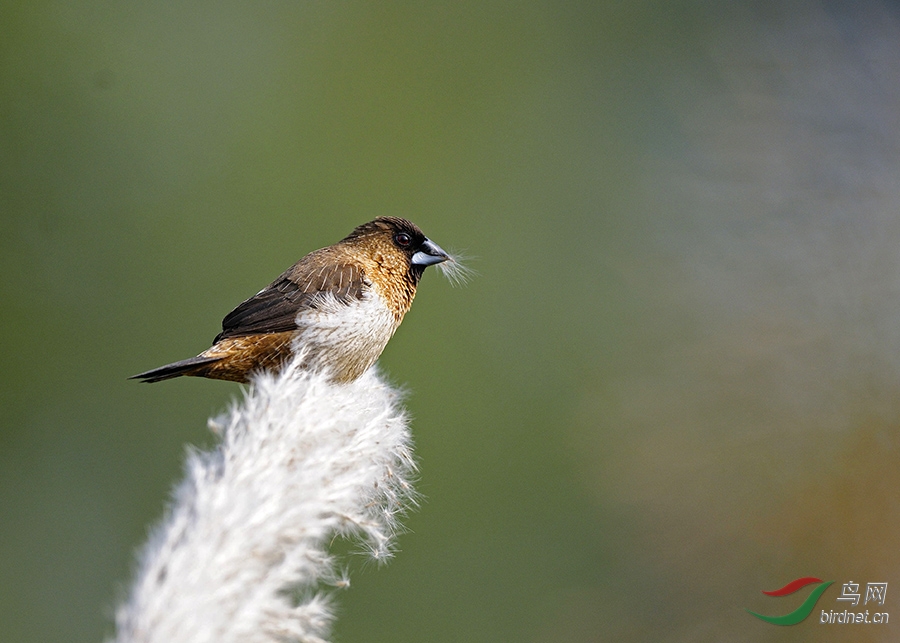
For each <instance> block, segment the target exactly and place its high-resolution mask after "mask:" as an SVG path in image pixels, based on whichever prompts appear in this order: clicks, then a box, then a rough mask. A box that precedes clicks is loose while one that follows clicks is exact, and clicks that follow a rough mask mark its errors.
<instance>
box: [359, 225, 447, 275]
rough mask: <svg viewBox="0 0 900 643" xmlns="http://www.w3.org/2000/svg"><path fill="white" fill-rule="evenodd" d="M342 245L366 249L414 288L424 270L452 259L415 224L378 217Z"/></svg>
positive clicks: (370, 254) (382, 265)
mask: <svg viewBox="0 0 900 643" xmlns="http://www.w3.org/2000/svg"><path fill="white" fill-rule="evenodd" d="M341 243H346V244H348V245H354V246H358V247H360V248H365V250H366V251H367V253H368V254H369V256H370V257H371V258H372V259H373V260H374V261H375V262H376V263H378V264H379V265H380V266H381V267H382V268H383V269H385V270H387V271H388V272H390V273H394V274H396V273H397V272H399V271H401V270H402V271H403V272H405V273H406V275H405V277H406V279H408V280H409V281H410V282H411V283H412V284H413V286H415V285H416V284H417V283H418V282H419V279H420V278H421V277H422V273H423V272H425V268H427V267H428V266H432V265H434V264H438V263H441V262H443V261H447V260H448V259H450V256H449V255H448V254H447V253H446V252H444V251H443V250H442V249H441V247H440V246H438V245H437V244H436V243H434V242H433V241H431V240H429V239H428V237H426V236H425V234H424V233H423V232H422V231H421V230H420V229H419V227H418V226H417V225H416V224H414V223H413V222H411V221H407V220H406V219H401V218H399V217H378V218H377V219H375V220H374V221H369V222H368V223H364V224H362V225H361V226H357V227H356V228H355V229H354V230H353V232H351V233H350V234H349V235H347V236H346V237H345V238H344V239H343V240H342V241H341Z"/></svg>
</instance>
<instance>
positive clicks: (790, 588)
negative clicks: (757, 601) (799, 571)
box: [763, 576, 822, 596]
mask: <svg viewBox="0 0 900 643" xmlns="http://www.w3.org/2000/svg"><path fill="white" fill-rule="evenodd" d="M821 582H822V579H821V578H814V577H813V576H807V577H806V578H798V579H797V580H792V581H791V582H790V583H788V584H787V585H785V586H784V587H782V588H781V589H773V590H772V591H771V592H767V591H766V590H763V594H765V595H766V596H787V595H788V594H793V593H794V592H796V591H797V590H798V589H800V588H802V587H806V586H807V585H812V584H813V583H821Z"/></svg>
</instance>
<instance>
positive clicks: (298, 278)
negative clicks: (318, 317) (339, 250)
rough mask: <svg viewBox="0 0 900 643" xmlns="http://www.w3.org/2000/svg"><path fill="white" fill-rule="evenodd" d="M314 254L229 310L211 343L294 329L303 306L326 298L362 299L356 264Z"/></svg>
mask: <svg viewBox="0 0 900 643" xmlns="http://www.w3.org/2000/svg"><path fill="white" fill-rule="evenodd" d="M316 255H317V253H311V254H310V255H307V256H306V257H304V258H303V259H301V260H300V261H298V262H297V263H296V264H294V265H293V266H291V267H290V268H289V269H288V270H287V271H285V273H284V274H282V275H281V276H280V277H279V278H278V279H276V280H275V281H273V282H272V283H271V284H269V285H268V286H266V287H265V288H264V289H263V290H261V291H260V292H259V293H257V294H256V295H254V296H253V297H251V298H250V299H248V300H247V301H245V302H244V303H242V304H241V305H239V306H238V307H237V308H235V309H234V310H232V311H231V312H230V313H228V315H227V316H226V317H225V319H223V320H222V332H221V333H219V334H218V335H217V336H216V338H215V340H213V343H215V342H218V341H219V340H220V339H224V338H226V337H235V336H240V335H256V334H260V333H280V332H285V331H291V330H295V329H296V328H297V323H296V318H297V314H298V313H299V312H300V311H301V310H303V309H304V308H316V307H317V304H318V303H320V302H322V301H324V300H325V299H326V298H327V300H328V301H330V302H334V301H337V302H341V303H350V302H351V301H353V300H355V299H361V298H362V296H363V292H364V288H365V286H366V282H365V280H364V278H363V274H362V270H361V269H360V268H359V266H357V265H353V264H347V263H331V262H327V263H326V262H322V261H321V259H322V258H323V257H317V256H316ZM317 259H318V260H317Z"/></svg>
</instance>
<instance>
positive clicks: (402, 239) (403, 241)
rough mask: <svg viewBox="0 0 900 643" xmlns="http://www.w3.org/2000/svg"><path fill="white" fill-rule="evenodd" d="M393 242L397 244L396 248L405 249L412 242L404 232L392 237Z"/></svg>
mask: <svg viewBox="0 0 900 643" xmlns="http://www.w3.org/2000/svg"><path fill="white" fill-rule="evenodd" d="M394 241H395V242H396V243H397V245H398V246H400V247H403V248H405V247H406V246H408V245H409V244H410V242H411V241H412V238H411V237H410V236H409V235H408V234H406V233H405V232H398V233H397V234H395V235H394Z"/></svg>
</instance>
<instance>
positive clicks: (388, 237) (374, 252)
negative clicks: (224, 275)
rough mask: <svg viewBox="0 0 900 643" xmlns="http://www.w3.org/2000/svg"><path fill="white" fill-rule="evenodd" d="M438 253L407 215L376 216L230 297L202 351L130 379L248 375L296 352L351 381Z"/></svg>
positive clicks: (375, 353)
mask: <svg viewBox="0 0 900 643" xmlns="http://www.w3.org/2000/svg"><path fill="white" fill-rule="evenodd" d="M443 262H450V263H453V262H454V259H453V257H452V256H451V255H449V254H448V253H447V252H445V251H444V250H442V249H441V247H440V246H438V245H437V244H436V243H434V242H433V241H431V240H430V239H428V237H426V236H425V234H424V233H423V232H422V231H421V230H420V229H419V228H418V226H416V225H415V224H414V223H412V222H410V221H407V220H406V219H402V218H399V217H378V218H376V219H375V220H373V221H369V222H368V223H364V224H362V225H360V226H357V227H356V228H354V229H353V231H352V232H351V233H350V234H349V235H347V236H346V237H345V238H343V239H341V240H340V241H338V242H337V243H335V244H334V245H331V246H327V247H325V248H321V249H319V250H315V251H313V252H310V253H309V254H308V255H306V256H305V257H303V258H302V259H300V260H299V261H298V262H297V263H295V264H294V265H292V266H291V267H290V268H288V269H287V270H285V271H284V272H283V273H282V274H281V275H280V276H279V277H278V278H277V279H276V280H275V281H273V282H272V283H271V284H269V285H268V286H266V287H265V288H263V289H262V290H260V291H259V292H258V293H257V294H255V295H254V296H252V297H250V298H249V299H247V300H246V301H244V302H243V303H241V304H240V305H239V306H237V308H235V309H234V310H232V311H231V312H230V313H228V315H226V316H225V319H223V320H222V332H220V333H219V334H218V335H216V337H215V339H213V342H212V346H210V348H208V349H207V350H205V351H203V352H202V353H200V354H199V355H197V356H196V357H191V358H188V359H185V360H181V361H179V362H174V363H172V364H166V365H165V366H160V367H159V368H154V369H152V370H149V371H146V372H144V373H139V374H138V375H134V376H132V377H131V378H129V379H136V380H140V381H142V382H146V383H151V382H161V381H163V380H168V379H171V378H174V377H179V376H183V375H186V376H191V377H205V378H210V379H218V380H229V381H233V382H244V383H246V382H249V381H250V378H251V375H252V374H253V373H254V372H257V371H262V370H277V369H279V368H281V367H282V366H283V365H284V364H286V363H287V362H288V361H289V360H290V359H291V358H293V357H294V356H295V355H298V354H299V356H300V357H299V359H300V362H299V363H300V366H301V367H302V368H303V369H304V370H311V371H323V372H326V373H327V375H328V379H330V380H331V381H333V382H339V383H346V382H351V381H353V380H355V379H357V378H358V377H359V376H361V375H362V374H363V373H364V372H365V371H366V370H368V369H369V367H371V366H372V365H373V364H374V363H375V361H376V360H377V359H378V357H379V356H380V355H381V352H382V351H383V350H384V347H385V346H386V345H387V343H388V340H390V338H391V337H392V336H393V334H394V331H396V330H397V328H398V327H399V326H400V322H402V321H403V317H404V315H406V313H407V311H409V308H410V306H411V305H412V302H413V298H414V297H415V295H416V288H417V286H418V284H419V280H420V279H421V277H422V274H423V273H424V272H425V268H427V267H428V266H432V265H436V264H442V263H443ZM440 267H441V268H448V267H449V264H447V265H443V266H440ZM460 269H461V268H460ZM450 270H451V273H452V271H453V269H452V268H451V269H450Z"/></svg>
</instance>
